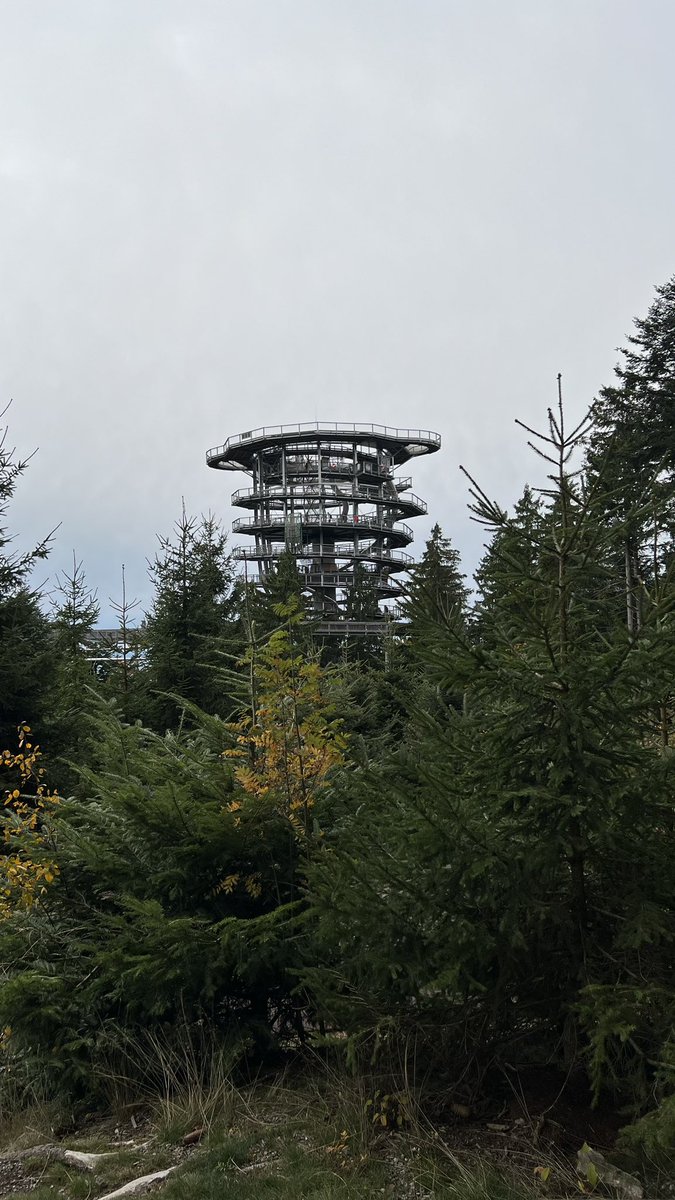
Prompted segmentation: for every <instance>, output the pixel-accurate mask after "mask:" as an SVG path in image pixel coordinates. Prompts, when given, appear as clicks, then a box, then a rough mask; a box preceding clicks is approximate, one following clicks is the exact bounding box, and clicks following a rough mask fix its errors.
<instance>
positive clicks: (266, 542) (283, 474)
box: [206, 421, 441, 630]
mask: <svg viewBox="0 0 675 1200" xmlns="http://www.w3.org/2000/svg"><path fill="white" fill-rule="evenodd" d="M440 444H441V439H440V435H439V434H437V433H433V432H432V431H431V430H429V429H394V428H391V427H390V426H387V425H366V424H363V425H361V424H355V425H348V424H333V423H327V422H323V421H317V422H314V423H311V424H309V423H306V424H301V425H275V426H266V427H264V428H262V429H253V430H250V431H249V432H247V433H241V434H238V435H236V436H235V437H231V438H229V439H228V440H227V441H226V442H225V444H224V445H223V446H216V447H214V448H213V449H212V450H208V451H207V454H206V461H207V464H208V466H210V467H214V468H216V469H217V470H222V471H244V472H246V474H248V475H249V476H250V477H251V483H252V486H251V487H247V488H240V489H239V490H238V491H236V492H234V494H233V496H232V504H233V505H235V506H236V507H238V508H243V509H246V510H248V512H249V513H250V514H251V515H249V516H245V517H240V518H239V519H238V520H236V521H234V523H233V526H232V528H233V531H234V532H235V533H245V534H249V535H250V536H251V537H252V538H253V541H254V544H253V546H250V547H248V546H247V547H237V548H236V549H235V555H236V557H237V558H239V559H243V560H244V562H245V563H248V562H252V563H255V564H257V574H256V573H254V574H253V575H251V574H250V573H249V574H248V578H249V579H251V578H253V579H256V578H263V579H264V577H265V576H266V575H267V574H268V573H269V572H270V571H271V570H273V568H274V564H275V561H276V560H277V559H278V558H279V556H280V554H282V553H283V551H284V550H291V551H292V552H293V553H294V555H295V558H296V562H297V566H298V569H299V571H300V574H301V576H302V579H303V583H304V585H305V588H306V589H307V590H308V591H310V592H311V594H312V596H313V608H314V612H315V613H316V614H317V615H319V616H320V617H321V619H322V620H323V621H325V622H328V623H330V624H331V625H332V624H334V623H336V622H345V621H346V620H347V616H348V613H349V612H350V606H349V597H350V594H351V591H352V588H353V587H354V584H355V582H356V579H357V578H360V579H361V580H363V579H364V578H365V579H366V580H367V581H368V582H369V583H370V584H371V585H372V586H373V587H374V590H375V594H376V596H377V598H378V601H382V602H387V601H390V600H395V599H396V597H398V596H400V594H401V590H402V589H401V585H400V583H399V581H398V580H397V578H396V576H397V575H398V574H400V573H401V572H403V571H406V570H407V569H409V568H410V566H411V565H412V563H413V559H412V556H411V555H410V554H408V553H406V551H405V549H404V547H405V546H408V545H409V544H410V543H411V542H412V540H413V533H412V530H411V528H410V526H409V525H408V524H406V522H405V520H404V519H403V518H405V517H416V516H420V515H421V514H423V513H425V512H426V511H427V506H426V504H425V503H424V501H423V500H420V498H419V496H416V495H414V493H413V492H411V491H410V488H411V484H412V480H411V479H410V478H408V477H401V476H399V475H397V474H396V472H397V471H398V469H399V468H400V467H402V466H403V465H404V464H405V463H407V462H408V461H409V460H410V459H411V458H415V457H417V456H418V455H421V454H430V453H432V452H433V451H435V450H438V449H439V448H440ZM386 613H387V608H385V609H384V611H382V612H381V615H382V616H384V615H386ZM360 624H363V622H361V623H360ZM340 628H341V626H340V625H338V626H337V629H338V630H339V629H340Z"/></svg>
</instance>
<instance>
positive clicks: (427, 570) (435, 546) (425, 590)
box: [406, 524, 470, 643]
mask: <svg viewBox="0 0 675 1200" xmlns="http://www.w3.org/2000/svg"><path fill="white" fill-rule="evenodd" d="M465 579H466V576H465V575H463V574H462V571H461V567H460V559H459V552H458V551H457V550H455V549H454V547H453V546H452V543H451V542H450V539H449V538H447V537H444V536H443V531H442V529H441V527H440V525H438V524H436V525H434V527H433V529H432V530H431V536H430V537H429V539H428V541H427V543H426V545H425V547H424V552H423V554H422V557H421V559H420V561H419V562H418V563H417V564H416V565H415V566H414V567H413V569H412V571H411V572H410V586H409V589H408V597H407V602H406V612H407V616H408V631H409V635H410V639H411V641H412V642H413V643H414V642H415V641H417V640H419V639H423V638H424V637H425V636H426V631H427V630H428V626H429V622H431V623H435V622H437V621H438V620H439V619H440V620H442V621H446V622H447V621H450V622H451V623H452V624H456V625H457V626H458V628H459V627H461V626H462V625H463V623H464V619H465V616H466V601H467V598H468V595H469V591H470V589H469V588H467V587H466V585H465V583H464V580H465Z"/></svg>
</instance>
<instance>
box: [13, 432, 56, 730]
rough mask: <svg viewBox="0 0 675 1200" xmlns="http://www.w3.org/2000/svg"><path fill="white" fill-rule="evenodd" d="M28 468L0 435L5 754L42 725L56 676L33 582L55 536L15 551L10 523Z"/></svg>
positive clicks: (45, 625) (47, 635) (44, 619)
mask: <svg viewBox="0 0 675 1200" xmlns="http://www.w3.org/2000/svg"><path fill="white" fill-rule="evenodd" d="M2 415H3V414H0V417H1V416H2ZM27 465H28V461H27V460H21V459H19V458H17V457H16V454H15V451H14V450H13V449H12V448H11V447H10V446H9V445H8V442H7V429H5V430H4V431H3V432H2V433H1V434H0V679H2V686H1V687H0V751H1V750H2V749H4V748H5V747H10V746H13V745H15V742H16V733H17V727H18V726H19V724H21V723H23V722H26V721H28V722H29V723H31V724H34V725H36V726H37V725H38V724H39V723H40V722H41V720H42V718H43V716H44V714H45V712H46V710H47V708H48V705H49V693H50V689H51V681H52V674H53V650H52V646H51V642H50V637H49V626H48V622H47V619H46V617H45V616H44V614H43V612H42V610H41V608H40V602H39V595H38V593H37V592H36V591H35V590H34V588H33V587H32V586H31V582H30V580H31V575H32V572H33V568H34V567H35V565H36V563H38V562H41V561H43V560H44V559H45V558H46V557H47V555H48V553H49V542H50V537H47V538H45V540H44V541H43V542H41V543H39V545H37V546H34V547H33V548H32V549H30V550H27V551H24V552H21V551H15V550H13V549H12V541H13V537H12V535H11V533H10V532H9V531H8V528H7V524H6V521H7V513H8V509H9V505H10V502H11V500H12V497H13V495H14V492H15V490H16V486H17V484H18V481H19V479H20V478H21V476H22V475H23V473H24V471H25V470H26V467H27Z"/></svg>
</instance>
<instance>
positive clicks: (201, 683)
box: [145, 509, 235, 731]
mask: <svg viewBox="0 0 675 1200" xmlns="http://www.w3.org/2000/svg"><path fill="white" fill-rule="evenodd" d="M150 577H151V579H152V581H153V583H154V587H155V595H154V599H153V603H152V607H151V610H150V613H149V614H148V619H147V627H146V630H145V647H146V672H147V676H146V677H147V682H148V687H149V689H150V691H151V692H152V698H151V699H150V700H149V701H148V707H149V714H148V720H149V722H150V724H151V725H152V726H153V727H154V728H156V729H158V730H160V731H163V730H165V729H172V728H176V726H177V725H178V723H179V721H180V719H181V713H182V711H183V710H182V705H181V703H180V701H179V700H176V699H175V698H174V697H175V696H179V697H181V698H184V699H186V700H188V701H190V702H191V703H193V704H197V705H199V707H201V708H203V709H205V710H206V711H207V712H211V713H214V712H218V711H221V712H222V711H224V709H228V707H229V704H228V701H227V698H226V697H224V696H223V694H222V682H221V681H220V679H219V677H218V672H217V667H218V665H219V662H220V658H219V655H220V654H221V653H222V652H224V651H227V650H228V649H231V641H232V638H233V636H234V616H235V614H234V612H233V597H232V581H233V569H232V565H231V561H230V556H229V555H228V553H227V538H226V535H225V533H224V532H223V530H222V528H221V526H220V525H219V523H218V522H217V521H216V519H215V518H214V517H213V516H210V515H209V516H206V517H204V516H203V517H201V518H200V519H199V520H198V519H197V518H195V517H189V516H188V515H187V514H186V512H185V509H183V512H182V515H181V517H180V518H179V520H178V521H177V522H176V524H175V526H174V535H173V538H170V537H162V538H160V549H159V552H158V554H157V555H156V557H155V559H154V562H153V563H152V564H151V566H150ZM167 693H172V694H173V696H172V695H167Z"/></svg>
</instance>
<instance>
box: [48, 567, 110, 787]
mask: <svg viewBox="0 0 675 1200" xmlns="http://www.w3.org/2000/svg"><path fill="white" fill-rule="evenodd" d="M99 612H100V607H99V604H98V601H97V599H96V596H95V594H94V593H93V592H92V591H90V589H89V588H88V586H87V581H86V577H85V573H84V569H83V567H82V563H81V562H80V563H78V561H77V559H76V557H75V554H73V567H72V572H71V573H70V574H69V575H68V574H65V573H64V574H62V575H59V576H57V578H56V591H55V596H54V598H53V600H52V614H51V629H52V638H53V642H54V648H55V651H56V665H55V673H54V690H53V698H52V704H51V708H50V714H49V722H48V741H49V746H50V751H51V762H50V767H49V776H50V780H51V782H52V784H53V785H54V786H55V787H57V789H58V790H59V791H60V792H61V794H66V793H67V792H68V791H70V790H71V788H72V787H73V785H74V784H75V781H76V776H75V775H74V773H73V769H72V767H71V766H69V765H68V760H69V761H70V763H81V762H83V761H85V759H86V754H85V747H86V745H87V742H88V731H87V727H86V716H87V713H88V712H89V711H90V710H91V701H92V687H93V685H94V684H95V682H96V680H95V677H94V672H93V669H92V663H91V660H90V651H89V649H88V639H89V636H90V634H91V632H92V630H93V628H94V626H95V625H96V622H97V620H98V617H99Z"/></svg>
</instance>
